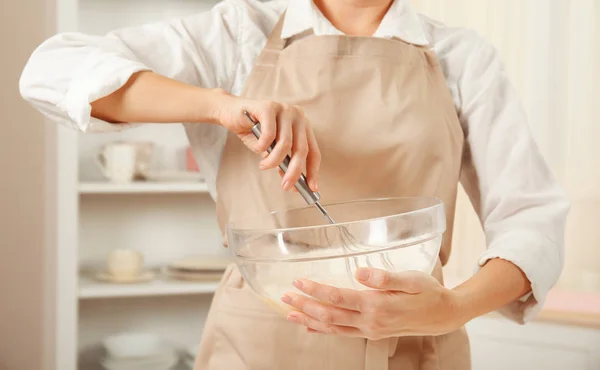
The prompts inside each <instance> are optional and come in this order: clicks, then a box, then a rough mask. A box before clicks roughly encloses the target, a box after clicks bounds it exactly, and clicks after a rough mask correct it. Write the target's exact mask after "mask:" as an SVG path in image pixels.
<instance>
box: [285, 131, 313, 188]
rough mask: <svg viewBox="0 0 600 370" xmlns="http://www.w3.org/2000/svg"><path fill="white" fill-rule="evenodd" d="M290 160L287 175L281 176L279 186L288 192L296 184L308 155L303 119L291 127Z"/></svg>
mask: <svg viewBox="0 0 600 370" xmlns="http://www.w3.org/2000/svg"><path fill="white" fill-rule="evenodd" d="M292 130H293V140H292V158H291V160H290V164H289V166H288V169H287V173H286V174H285V176H283V179H282V181H281V185H282V186H283V189H284V190H290V189H292V188H293V187H294V184H295V183H296V182H298V179H299V178H300V175H301V174H302V169H303V167H304V164H305V163H306V156H307V155H308V143H307V141H306V140H307V139H306V128H305V127H304V119H300V120H298V121H297V122H295V123H294V125H293V126H292Z"/></svg>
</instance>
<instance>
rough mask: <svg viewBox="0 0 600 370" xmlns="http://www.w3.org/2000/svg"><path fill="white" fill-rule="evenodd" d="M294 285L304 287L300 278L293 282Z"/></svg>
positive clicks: (299, 287)
mask: <svg viewBox="0 0 600 370" xmlns="http://www.w3.org/2000/svg"><path fill="white" fill-rule="evenodd" d="M292 285H293V286H295V287H296V288H298V289H302V282H301V281H300V280H294V282H293V283H292Z"/></svg>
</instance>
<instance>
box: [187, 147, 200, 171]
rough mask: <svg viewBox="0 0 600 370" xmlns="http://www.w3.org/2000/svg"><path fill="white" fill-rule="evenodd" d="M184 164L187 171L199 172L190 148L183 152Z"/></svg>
mask: <svg viewBox="0 0 600 370" xmlns="http://www.w3.org/2000/svg"><path fill="white" fill-rule="evenodd" d="M185 164H186V168H187V170H188V171H191V172H200V169H199V168H198V163H197V162H196V158H194V153H192V148H190V147H188V148H187V149H186V150H185Z"/></svg>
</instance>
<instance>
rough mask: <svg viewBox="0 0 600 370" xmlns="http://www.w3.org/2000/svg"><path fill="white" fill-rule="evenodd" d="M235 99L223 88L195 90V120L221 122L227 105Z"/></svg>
mask: <svg viewBox="0 0 600 370" xmlns="http://www.w3.org/2000/svg"><path fill="white" fill-rule="evenodd" d="M233 99H235V98H234V97H233V96H232V95H231V94H229V93H228V92H227V91H225V90H223V89H204V88H202V89H199V90H198V91H197V94H196V97H195V101H196V104H195V106H196V107H197V110H196V113H195V115H194V116H195V120H194V121H195V122H203V123H212V124H221V123H222V122H223V116H224V114H225V112H226V111H227V107H228V106H230V104H231V102H232V101H233Z"/></svg>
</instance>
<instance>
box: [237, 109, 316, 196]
mask: <svg viewBox="0 0 600 370" xmlns="http://www.w3.org/2000/svg"><path fill="white" fill-rule="evenodd" d="M244 114H245V115H246V117H248V119H249V120H250V121H251V122H252V123H254V126H253V127H252V128H251V129H250V131H252V133H253V134H254V136H255V137H256V138H257V139H260V135H261V131H260V122H258V121H256V120H255V119H254V118H252V116H250V114H249V113H248V112H247V111H244ZM275 144H276V142H275V141H273V143H271V146H269V148H267V152H269V153H271V151H273V148H275ZM290 160H291V158H290V156H289V155H287V156H285V158H284V159H283V161H282V162H281V163H280V164H279V168H280V169H281V170H282V171H283V173H287V170H288V167H289V165H290ZM294 187H295V188H296V190H298V193H300V195H301V196H302V198H304V200H305V201H306V203H308V204H309V205H311V206H312V205H314V204H315V203H317V202H318V201H319V200H320V199H321V196H320V195H319V193H317V192H316V191H312V190H311V189H310V187H309V186H308V183H307V182H306V176H305V175H304V174H303V173H302V174H300V178H299V179H298V181H297V182H296V183H295V184H294Z"/></svg>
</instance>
